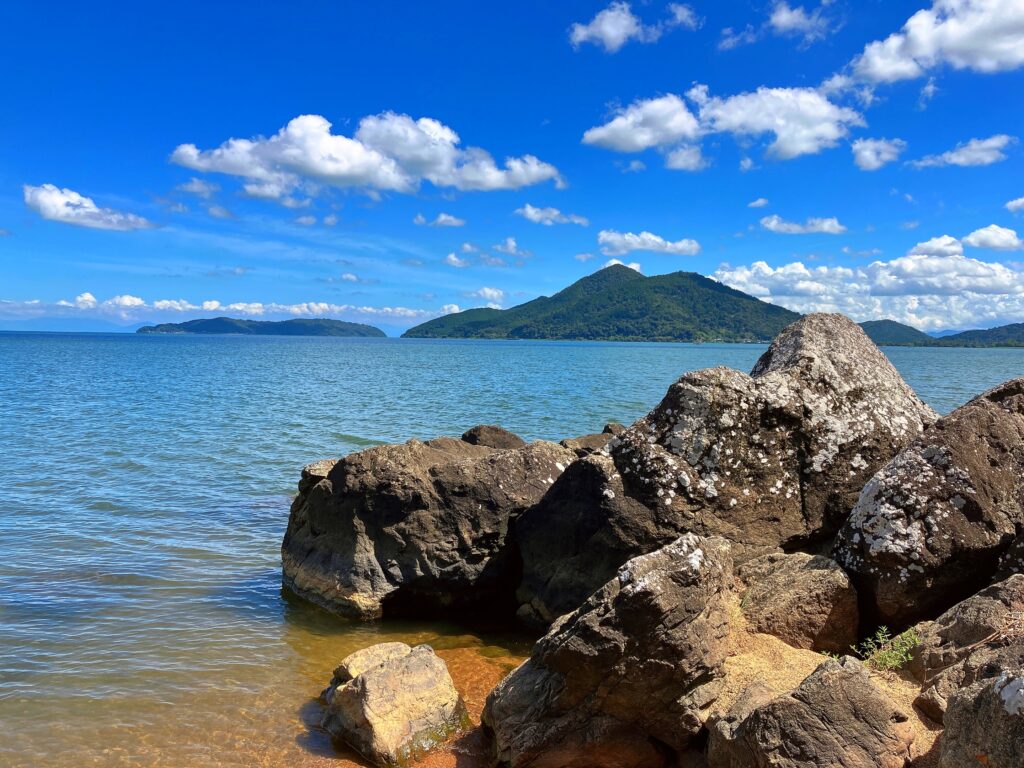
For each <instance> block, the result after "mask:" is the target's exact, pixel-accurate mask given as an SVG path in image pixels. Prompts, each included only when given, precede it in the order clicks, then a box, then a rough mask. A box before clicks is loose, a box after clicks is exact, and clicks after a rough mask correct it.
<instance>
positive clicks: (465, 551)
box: [281, 438, 575, 619]
mask: <svg viewBox="0 0 1024 768" xmlns="http://www.w3.org/2000/svg"><path fill="white" fill-rule="evenodd" d="M574 459H575V455H574V454H573V453H572V452H571V451H569V450H568V449H566V448H562V447H560V446H557V445H555V444H553V443H546V442H542V441H538V442H535V443H530V444H528V445H524V446H523V447H520V448H513V449H496V448H492V447H489V446H486V445H480V444H472V443H469V442H466V441H464V440H454V439H451V438H438V439H436V440H428V441H427V442H419V441H416V440H412V441H410V442H408V443H405V444H403V445H383V446H378V447H375V448H370V449H368V450H365V451H360V452H358V453H353V454H350V455H349V456H346V457H345V458H343V459H341V460H339V461H336V462H333V463H331V462H326V463H325V462H318V463H317V464H316V465H311V466H310V467H307V468H306V470H304V472H303V479H302V480H301V481H300V493H299V495H298V497H296V499H295V501H294V503H293V504H292V511H291V516H290V518H289V521H288V529H287V532H286V533H285V538H284V543H283V545H282V550H281V554H282V562H283V572H284V583H285V586H286V587H287V588H289V589H290V590H291V591H292V592H294V593H296V594H297V595H299V596H300V597H303V598H306V599H308V600H311V601H313V602H315V603H318V604H320V605H322V606H324V607H326V608H328V609H329V610H332V611H335V612H337V613H340V614H342V615H344V616H348V617H352V618H359V619H373V618H378V617H380V616H381V615H383V614H384V613H392V614H400V613H414V612H422V611H438V610H454V609H460V608H479V609H490V608H493V609H498V608H500V607H503V606H506V605H507V606H508V610H509V611H510V612H511V610H513V608H512V606H513V605H514V603H513V592H514V590H515V586H516V580H517V577H518V562H517V560H516V559H515V558H514V556H513V555H512V554H511V552H510V547H509V543H510V542H509V530H510V526H511V525H512V523H513V521H514V520H515V518H516V517H517V516H519V515H520V514H521V513H522V512H523V511H524V510H525V509H528V508H529V507H530V506H532V505H534V504H536V503H537V502H538V501H539V500H540V499H541V497H542V496H543V495H544V494H545V493H546V492H547V490H548V489H549V488H550V487H551V485H552V484H553V483H554V482H555V479H556V478H558V476H559V475H560V474H561V472H562V470H563V469H564V468H565V466H567V465H568V464H569V463H570V462H572V461H573V460H574Z"/></svg>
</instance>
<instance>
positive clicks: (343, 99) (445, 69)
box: [0, 0, 1024, 332]
mask: <svg viewBox="0 0 1024 768" xmlns="http://www.w3.org/2000/svg"><path fill="white" fill-rule="evenodd" d="M0 30H2V31H0V36H2V45H0V66H2V71H4V72H6V73H7V75H6V76H5V78H4V80H5V82H4V110H3V112H2V113H0V146H3V147H5V148H6V151H4V152H3V154H2V155H0V328H14V329H16V328H48V329H85V328H94V329H96V328H114V327H124V328H130V327H133V326H135V325H137V324H139V323H143V322H152V321H179V320H184V319H189V318H192V317H201V316H210V315H215V314H216V315H220V314H227V315H233V316H238V317H252V318H263V319H277V318H285V317H294V316H329V317H338V318H342V319H349V320H356V321H361V322H368V323H371V324H374V325H378V326H380V327H383V328H385V329H387V330H388V331H389V332H398V331H400V330H401V329H402V328H405V327H408V326H410V325H413V324H415V323H418V322H422V321H423V320H426V319H429V318H430V317H434V316H437V315H438V314H441V313H444V312H449V311H453V310H454V309H455V308H456V307H459V308H463V309H465V308H467V307H472V306H482V305H485V304H491V305H494V306H511V305H514V304H518V303H521V302H522V301H525V300H528V299H530V298H533V297H535V296H537V295H540V294H550V293H553V292H555V291H557V290H559V289H561V288H563V287H564V286H566V285H568V284H569V283H570V282H572V281H574V280H576V279H578V278H580V277H582V276H584V275H586V274H589V273H590V272H593V271H594V270H595V269H598V268H600V267H601V266H602V265H604V264H605V263H607V262H608V261H610V260H613V259H615V260H619V261H622V262H624V263H627V264H635V265H638V267H639V268H640V269H641V271H643V272H644V273H645V274H660V273H665V272H672V271H677V270H690V271H697V272H700V273H702V274H706V275H709V276H712V277H715V278H716V279H718V280H721V281H723V282H726V283H728V284H730V285H733V286H735V287H737V288H740V289H741V290H745V291H748V292H751V293H754V294H755V295H758V296H760V297H762V298H764V299H766V300H769V301H773V302H776V303H779V304H783V305H785V306H788V307H791V308H793V309H797V310H800V311H810V310H835V311H843V312H846V313H848V314H850V315H852V316H854V317H855V318H856V319H858V320H862V319H869V318H878V317H894V318H896V319H899V320H902V321H905V322H910V323H912V324H915V325H917V326H918V327H922V328H925V329H927V330H938V329H943V328H966V327H987V326H992V325H997V324H1001V323H1005V322H1014V321H1024V250H1022V248H1024V242H1022V241H1021V238H1020V237H1018V233H1022V234H1024V200H1022V198H1024V172H1022V170H1024V162H1022V158H1024V148H1022V146H1021V143H1020V137H1021V135H1022V134H1024V0H939V1H938V2H935V3H934V5H932V4H929V3H927V2H891V1H890V2H873V1H869V2H858V3H854V2H844V1H843V0H832V2H825V3H822V2H819V1H816V2H805V3H797V2H791V3H785V2H776V1H768V2H754V1H748V2H715V3H710V2H700V1H699V0H694V1H693V2H691V3H686V4H683V3H665V2H654V1H653V0H652V1H651V2H634V3H632V4H627V3H622V2H613V3H610V4H609V3H607V2H559V3H543V2H519V3H514V4H513V3H508V4H500V5H499V4H495V3H479V2H437V3H429V4H428V3H397V2H375V3H353V2H296V3H290V4H288V6H287V7H285V6H284V5H283V4H278V5H276V7H275V6H274V4H269V3H267V4H260V3H244V4H243V3H228V2H225V3H203V4H199V3H190V2H179V3H175V4H172V5H165V6H160V7H159V8H157V7H156V6H153V5H152V4H139V3H132V4H129V3H103V2H99V3H91V4H88V5H83V4H81V3H74V4H72V3H62V2H57V3H49V4H45V5H43V4H29V3H21V4H13V3H9V4H6V5H5V6H4V7H3V8H2V9H0Z"/></svg>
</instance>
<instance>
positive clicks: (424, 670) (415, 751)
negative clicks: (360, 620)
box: [321, 643, 469, 767]
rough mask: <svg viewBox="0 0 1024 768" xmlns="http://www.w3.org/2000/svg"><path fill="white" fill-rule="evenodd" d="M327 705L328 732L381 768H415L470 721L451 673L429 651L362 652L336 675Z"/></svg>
mask: <svg viewBox="0 0 1024 768" xmlns="http://www.w3.org/2000/svg"><path fill="white" fill-rule="evenodd" d="M323 700H324V703H325V705H326V706H325V710H324V715H323V719H322V723H321V725H322V727H323V728H324V729H325V730H326V731H327V732H328V733H329V734H330V735H331V737H332V738H334V739H336V740H338V741H343V742H345V743H346V744H348V745H349V746H351V747H352V748H353V749H355V750H356V751H357V752H359V753H360V754H361V755H362V756H363V757H365V758H366V759H367V760H369V761H370V762H372V763H374V764H376V765H380V766H389V767H390V766H401V765H405V764H407V763H409V762H410V761H411V760H412V759H414V758H416V757H418V756H420V755H422V754H423V753H424V752H427V751H429V750H430V749H432V748H433V747H435V746H437V745H438V744H440V743H442V742H444V741H445V740H446V739H448V737H450V736H451V735H452V734H454V733H455V732H456V731H458V730H460V729H461V728H463V727H465V726H466V725H467V724H468V719H469V718H468V715H467V713H466V707H465V705H464V704H463V701H462V698H461V697H460V696H459V693H458V691H456V690H455V684H454V683H453V682H452V678H451V675H449V674H448V668H447V667H446V666H445V663H444V662H443V661H442V660H441V659H439V658H438V657H437V656H436V655H435V654H434V652H433V650H431V648H430V647H429V646H426V645H420V646H417V647H415V648H410V647H409V646H408V645H406V644H405V643H381V644H380V645H375V646H372V647H370V648H366V649H364V650H362V651H357V652H356V653H354V654H352V655H351V656H348V657H346V658H345V659H344V660H343V661H342V663H341V665H340V666H339V667H338V668H337V669H336V670H335V672H334V679H333V680H332V681H331V685H330V686H329V687H328V688H327V690H326V691H324V693H323Z"/></svg>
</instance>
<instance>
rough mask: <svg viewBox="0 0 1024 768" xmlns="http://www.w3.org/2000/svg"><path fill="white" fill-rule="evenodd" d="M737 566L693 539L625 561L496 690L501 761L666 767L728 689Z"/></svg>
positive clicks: (546, 766)
mask: <svg viewBox="0 0 1024 768" xmlns="http://www.w3.org/2000/svg"><path fill="white" fill-rule="evenodd" d="M731 579H732V561H731V558H730V556H729V545H728V544H727V543H726V542H725V541H724V540H722V539H703V538H700V537H698V536H695V535H693V534H687V535H685V536H683V537H681V538H680V539H678V540H677V541H675V542H673V543H671V544H669V545H668V546H666V547H663V548H662V549H659V550H657V551H655V552H652V553H651V554H648V555H642V556H640V557H637V558H634V559H632V560H630V561H629V562H628V563H626V564H625V565H624V566H623V568H622V569H621V570H620V572H619V574H618V575H617V576H616V577H615V578H613V579H612V580H611V581H610V582H609V583H608V584H606V585H605V586H604V587H603V588H601V589H600V590H599V591H597V592H596V593H595V594H594V595H592V596H591V597H590V598H589V599H588V600H587V601H586V602H585V603H584V604H583V605H582V606H581V607H580V608H579V609H578V610H576V611H575V612H574V613H572V614H569V615H566V616H563V617H562V618H560V619H559V620H558V621H557V622H556V623H555V625H554V626H553V627H552V628H551V630H550V631H549V632H548V633H547V634H546V635H545V636H544V637H543V638H542V639H541V640H540V641H538V643H537V645H536V646H535V647H534V650H533V654H532V655H531V657H530V659H529V660H528V661H526V662H525V663H524V664H523V665H522V666H520V667H519V668H518V669H516V670H515V671H514V672H513V673H512V674H511V675H509V676H508V677H507V678H506V679H505V680H504V681H502V682H501V683H500V684H499V685H498V686H497V687H496V688H495V689H494V691H492V692H491V694H490V696H489V697H488V699H487V704H486V706H485V708H484V714H483V721H484V724H485V725H486V726H487V727H488V728H489V730H490V731H491V733H492V734H493V739H494V744H495V751H496V758H497V761H498V762H499V763H501V764H503V765H508V766H512V768H518V767H519V766H531V768H564V767H565V766H580V767H581V768H582V766H588V767H589V768H618V767H619V766H622V765H629V766H636V767H637V768H640V767H641V766H642V767H643V768H648V767H651V768H660V767H661V766H665V765H667V763H668V762H669V760H671V759H673V757H674V756H675V755H677V754H678V753H682V752H684V751H685V750H686V748H687V747H688V746H689V745H690V744H691V742H693V740H694V739H695V738H696V737H697V736H698V734H699V733H700V732H701V730H702V728H703V724H704V720H705V718H706V716H707V709H708V707H709V706H710V704H711V703H712V702H713V701H714V700H715V698H716V696H717V695H718V692H719V691H720V690H721V687H722V684H723V678H722V674H723V671H722V670H723V666H724V662H725V659H726V656H727V654H728V610H729V609H728V605H729V584H730V582H731Z"/></svg>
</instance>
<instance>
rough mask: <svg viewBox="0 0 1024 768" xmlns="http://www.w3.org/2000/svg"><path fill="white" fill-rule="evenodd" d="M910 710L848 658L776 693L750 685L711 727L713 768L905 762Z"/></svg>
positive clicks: (891, 766) (877, 766)
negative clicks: (905, 709)
mask: <svg viewBox="0 0 1024 768" xmlns="http://www.w3.org/2000/svg"><path fill="white" fill-rule="evenodd" d="M909 721H910V718H909V716H908V715H907V714H906V713H905V712H903V711H901V710H900V709H899V708H898V707H897V706H896V705H895V704H894V703H893V702H892V701H891V700H890V699H889V698H888V697H887V696H886V695H885V694H884V693H882V691H881V690H880V689H879V688H877V687H876V686H875V684H874V683H872V682H871V678H870V677H869V675H868V673H867V670H865V669H864V666H863V665H862V664H861V663H860V662H859V661H857V660H856V659H854V658H852V657H850V656H846V657H844V658H842V659H830V660H828V661H826V662H824V663H823V664H822V665H821V666H819V667H818V668H817V669H816V670H815V671H814V672H813V673H811V675H810V676H809V677H807V679H805V680H804V681H803V682H802V683H801V684H800V685H799V686H798V687H797V688H795V689H794V690H793V691H790V692H789V693H786V694H783V695H782V696H779V697H777V698H772V697H771V695H770V694H769V693H768V692H767V690H766V689H763V688H754V689H752V690H748V691H747V692H746V693H745V694H744V695H742V696H741V697H740V699H739V701H738V702H737V704H736V706H734V708H733V709H732V710H731V711H730V712H729V713H728V714H727V715H726V716H725V717H724V718H722V719H720V720H718V721H717V722H715V723H714V724H713V725H712V727H711V737H710V740H709V743H708V765H709V766H710V768H903V767H904V766H905V765H906V764H907V762H908V761H909V759H910V745H911V743H912V741H913V731H912V729H911V726H910V722H909Z"/></svg>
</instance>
